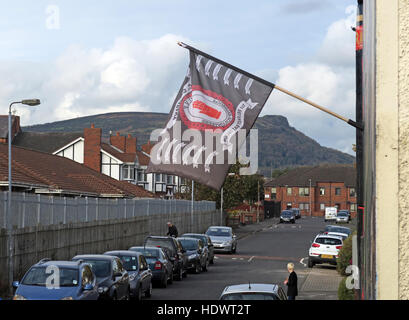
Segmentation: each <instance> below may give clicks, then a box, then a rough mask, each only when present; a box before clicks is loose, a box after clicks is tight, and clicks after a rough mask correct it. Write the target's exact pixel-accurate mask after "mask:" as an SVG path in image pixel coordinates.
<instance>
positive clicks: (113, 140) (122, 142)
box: [109, 132, 126, 152]
mask: <svg viewBox="0 0 409 320" xmlns="http://www.w3.org/2000/svg"><path fill="white" fill-rule="evenodd" d="M109 143H110V144H111V145H113V146H114V147H116V148H118V149H119V150H121V151H123V152H125V150H126V138H125V136H121V135H120V134H119V132H117V133H116V136H110V137H109Z"/></svg>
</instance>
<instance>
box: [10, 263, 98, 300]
mask: <svg viewBox="0 0 409 320" xmlns="http://www.w3.org/2000/svg"><path fill="white" fill-rule="evenodd" d="M54 276H55V277H54ZM50 277H52V278H53V281H51V279H50ZM48 284H50V285H54V286H55V287H53V288H50V287H49V286H48ZM13 287H14V288H15V289H17V290H16V292H15V295H14V297H13V300H97V299H98V298H99V293H98V286H97V284H96V276H95V274H94V273H93V272H92V269H91V266H90V265H89V264H87V263H85V262H84V261H81V260H80V261H75V262H73V261H51V260H50V259H47V258H46V259H42V260H40V261H39V262H38V263H36V264H34V265H33V266H32V267H31V268H30V269H29V270H28V271H27V272H26V274H25V275H24V276H23V278H22V280H21V282H19V281H14V282H13ZM51 289H52V290H51Z"/></svg>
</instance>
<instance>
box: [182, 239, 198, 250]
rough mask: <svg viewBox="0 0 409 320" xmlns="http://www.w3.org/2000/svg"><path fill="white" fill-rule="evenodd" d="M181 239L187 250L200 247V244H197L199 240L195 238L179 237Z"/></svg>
mask: <svg viewBox="0 0 409 320" xmlns="http://www.w3.org/2000/svg"><path fill="white" fill-rule="evenodd" d="M179 241H180V243H181V244H182V246H183V248H184V249H185V250H197V249H198V245H197V243H198V242H197V241H195V240H188V239H179Z"/></svg>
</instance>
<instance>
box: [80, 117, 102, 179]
mask: <svg viewBox="0 0 409 320" xmlns="http://www.w3.org/2000/svg"><path fill="white" fill-rule="evenodd" d="M101 135H102V129H101V128H95V127H94V125H93V124H92V125H91V128H85V129H84V165H86V166H87V167H89V168H91V169H93V170H95V171H98V172H101Z"/></svg>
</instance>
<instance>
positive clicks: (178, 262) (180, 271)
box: [144, 236, 187, 281]
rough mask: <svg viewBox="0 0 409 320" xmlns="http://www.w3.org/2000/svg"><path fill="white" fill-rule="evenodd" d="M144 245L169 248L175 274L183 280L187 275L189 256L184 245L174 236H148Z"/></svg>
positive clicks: (178, 278) (176, 277)
mask: <svg viewBox="0 0 409 320" xmlns="http://www.w3.org/2000/svg"><path fill="white" fill-rule="evenodd" d="M144 246H146V247H159V248H162V249H164V250H167V253H168V255H169V257H170V261H171V262H172V263H173V276H174V278H175V279H176V280H179V281H181V280H182V278H183V277H186V276H187V256H186V251H185V250H184V249H183V247H182V245H181V244H180V243H179V241H178V240H176V239H175V238H173V237H162V236H147V237H146V238H145V242H144Z"/></svg>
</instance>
